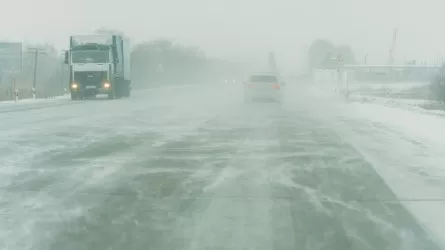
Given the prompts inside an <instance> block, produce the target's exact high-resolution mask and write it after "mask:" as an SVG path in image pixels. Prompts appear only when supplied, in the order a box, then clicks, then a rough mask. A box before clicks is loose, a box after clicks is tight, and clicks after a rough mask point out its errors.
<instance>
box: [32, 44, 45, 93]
mask: <svg viewBox="0 0 445 250" xmlns="http://www.w3.org/2000/svg"><path fill="white" fill-rule="evenodd" d="M28 50H29V53H31V54H34V79H33V81H32V89H33V92H35V89H36V82H37V62H38V60H39V55H44V54H46V53H45V52H43V51H45V50H44V49H40V48H28Z"/></svg>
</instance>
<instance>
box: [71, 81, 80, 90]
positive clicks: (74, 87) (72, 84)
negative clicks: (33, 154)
mask: <svg viewBox="0 0 445 250" xmlns="http://www.w3.org/2000/svg"><path fill="white" fill-rule="evenodd" d="M78 87H79V85H77V83H75V82H73V83H71V88H72V89H77V88H78Z"/></svg>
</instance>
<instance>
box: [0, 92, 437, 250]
mask: <svg viewBox="0 0 445 250" xmlns="http://www.w3.org/2000/svg"><path fill="white" fill-rule="evenodd" d="M239 90H240V89H239V88H237V87H234V86H227V85H221V86H219V85H216V84H214V85H210V84H209V85H208V86H203V85H192V86H186V87H177V88H159V89H155V90H151V91H146V92H144V93H142V94H136V95H135V96H134V97H132V98H131V99H122V100H115V101H107V100H96V101H85V102H76V104H75V105H61V106H51V107H47V108H42V109H37V110H33V109H30V110H24V111H20V112H6V113H1V112H0V119H1V120H2V123H1V124H0V131H1V133H0V148H2V150H1V151H0V157H1V159H2V163H1V164H2V165H1V168H0V192H1V195H0V249H11V250H15V249H165V250H167V249H168V250H170V249H187V250H192V249H193V250H198V249H199V250H201V249H202V250H204V249H258V250H260V249H264V250H266V249H267V250H270V249H283V250H284V249H286V250H288V249H311V250H312V249H329V250H332V249H335V250H337V249H338V250H340V249H341V250H344V249H379V250H380V249H416V250H419V249H442V248H440V247H439V244H442V243H441V240H443V238H442V239H440V237H441V236H442V237H443V235H440V234H439V233H437V230H440V229H441V227H440V225H441V226H442V228H443V227H444V223H443V222H442V223H441V222H440V219H439V218H437V217H436V218H437V224H439V226H437V225H436V226H434V225H430V224H431V220H428V219H427V218H426V217H428V216H431V214H428V213H429V211H422V209H421V208H419V207H415V205H413V202H412V203H410V204H411V205H412V206H411V205H409V204H408V205H407V204H406V203H407V202H399V201H398V199H399V198H400V197H403V198H404V200H409V199H410V198H413V199H411V200H414V198H415V199H417V200H419V203H415V204H420V202H422V200H420V199H419V197H420V196H421V193H420V192H421V191H422V190H420V189H419V188H417V189H416V190H413V192H414V191H415V192H416V193H413V196H414V197H409V196H408V195H409V193H407V194H406V195H405V196H403V195H401V194H400V193H401V192H403V191H406V188H407V187H410V188H413V189H414V188H415V186H417V187H419V186H422V187H424V189H423V191H425V192H429V193H425V194H424V195H425V196H422V197H423V198H425V197H426V198H428V199H429V200H431V199H432V198H436V200H437V199H439V198H445V195H443V196H444V197H442V196H440V193H439V192H436V191H437V190H439V189H440V188H442V190H443V187H444V186H445V185H444V182H445V181H444V178H443V176H444V175H445V174H444V172H442V170H441V169H440V168H439V166H445V164H443V163H444V162H445V161H444V157H442V156H440V152H443V150H442V151H441V148H440V147H441V144H440V142H439V141H434V140H421V139H422V138H421V139H419V140H418V141H412V140H411V139H412V138H410V137H408V136H407V134H408V130H398V131H394V124H393V123H390V122H389V121H386V122H388V124H390V125H388V124H386V123H385V121H383V120H382V121H380V123H378V124H377V122H375V120H376V119H380V118H379V117H371V116H366V115H364V113H361V112H358V109H361V108H362V107H351V106H350V105H349V106H348V105H346V104H342V103H341V102H339V103H337V102H335V101H334V100H330V99H329V98H323V97H320V96H314V95H312V96H310V97H309V96H307V95H306V94H307V93H306V92H305V91H301V90H299V89H298V86H290V87H288V89H287V90H286V95H285V102H284V104H283V105H282V106H279V105H274V104H248V105H244V104H243V102H242V100H241V95H240V93H239ZM321 100H323V101H321ZM330 101H332V102H330ZM334 104H335V105H334ZM367 114H371V112H367ZM437 119H439V118H437ZM370 121H372V122H370ZM415 136H418V135H413V137H415ZM418 137H420V136H418ZM417 147H418V148H421V149H423V150H424V151H423V152H416V151H415V150H416V149H417ZM398 150H401V151H398ZM416 153H418V154H416ZM426 157H429V158H428V159H429V160H427V158H426ZM431 157H435V158H431ZM406 163H409V165H406ZM422 164H423V165H422ZM434 166H435V167H436V168H435V170H437V176H430V175H426V174H424V173H431V172H429V171H430V170H431V168H433V167H434ZM409 170H412V171H411V173H412V175H411V176H408V177H409V178H410V179H409V180H410V181H411V180H412V182H411V183H410V184H407V183H401V181H402V180H401V179H400V178H402V177H404V176H405V175H404V173H407V172H403V171H409ZM416 171H417V172H416ZM431 171H432V170H431ZM441 174H444V175H442V176H441ZM391 177H392V178H391ZM408 177H407V178H408ZM405 181H407V180H406V179H405ZM402 184H403V185H405V186H402ZM428 188H430V189H428ZM432 190H434V191H432ZM431 192H436V193H431ZM425 202H426V201H424V203H422V204H424V206H425ZM436 204H437V202H436V203H433V202H431V201H430V202H429V203H427V205H426V206H428V207H429V208H431V211H436V210H434V209H438V208H440V207H439V206H440V205H436ZM442 205H443V204H442ZM424 209H425V208H424ZM437 211H438V210H437ZM422 212H423V213H425V214H427V215H426V216H424V217H422V216H421V215H420V216H419V213H420V214H421V213H422ZM443 221H445V220H443Z"/></svg>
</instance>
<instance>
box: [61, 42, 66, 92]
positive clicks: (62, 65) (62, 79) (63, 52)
mask: <svg viewBox="0 0 445 250" xmlns="http://www.w3.org/2000/svg"><path fill="white" fill-rule="evenodd" d="M61 52H62V54H61V55H62V62H61V64H60V84H61V85H62V88H63V89H64V90H65V89H66V88H65V79H64V78H65V77H64V65H65V53H66V52H67V50H65V49H62V50H61ZM65 92H66V91H64V93H65Z"/></svg>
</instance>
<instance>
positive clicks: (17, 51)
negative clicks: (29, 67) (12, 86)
mask: <svg viewBox="0 0 445 250" xmlns="http://www.w3.org/2000/svg"><path fill="white" fill-rule="evenodd" d="M22 54H23V52H22V43H21V42H20V43H17V42H0V84H5V82H7V81H8V80H7V79H8V77H9V76H11V75H12V74H20V73H21V71H22Z"/></svg>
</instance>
